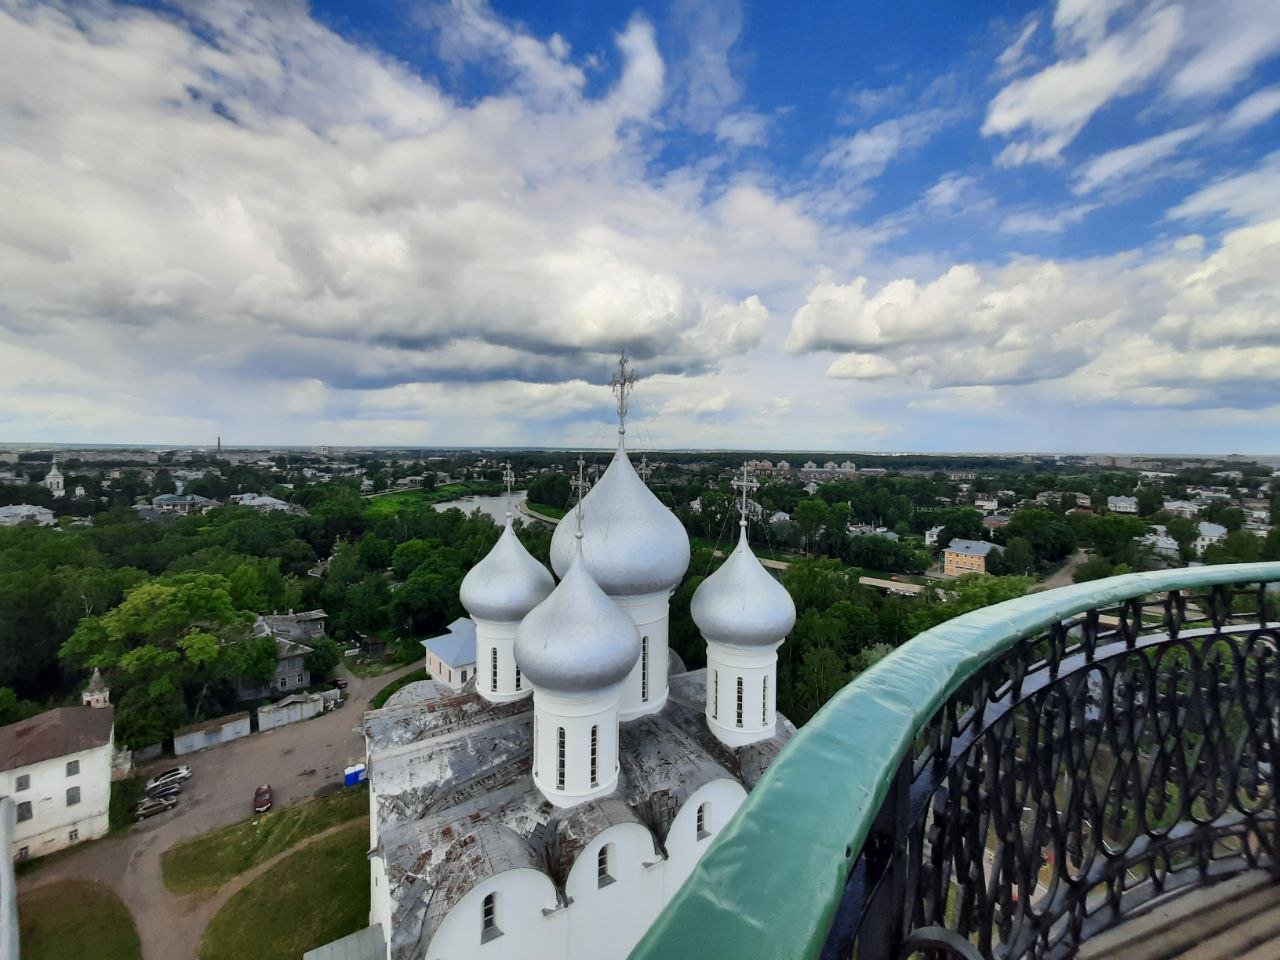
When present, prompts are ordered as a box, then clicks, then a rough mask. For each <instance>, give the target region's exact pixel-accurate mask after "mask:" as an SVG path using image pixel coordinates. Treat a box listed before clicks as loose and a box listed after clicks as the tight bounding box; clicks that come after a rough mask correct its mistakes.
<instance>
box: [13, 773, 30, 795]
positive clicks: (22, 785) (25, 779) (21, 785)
mask: <svg viewBox="0 0 1280 960" xmlns="http://www.w3.org/2000/svg"><path fill="white" fill-rule="evenodd" d="M30 788H31V774H29V773H21V774H19V775H18V779H17V780H15V781H14V782H13V790H14V792H15V793H16V792H17V791H19V790H28V789H30Z"/></svg>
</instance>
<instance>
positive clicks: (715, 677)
mask: <svg viewBox="0 0 1280 960" xmlns="http://www.w3.org/2000/svg"><path fill="white" fill-rule="evenodd" d="M718 716H720V671H719V670H712V671H711V719H712V720H714V719H715V718H716V717H718Z"/></svg>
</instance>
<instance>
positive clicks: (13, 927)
mask: <svg viewBox="0 0 1280 960" xmlns="http://www.w3.org/2000/svg"><path fill="white" fill-rule="evenodd" d="M15 815H16V812H15V810H14V806H13V801H12V800H10V799H9V798H8V797H0V850H3V851H4V855H3V856H0V960H18V882H17V880H16V878H15V877H14V875H13V857H11V856H10V855H9V851H10V850H12V849H13V826H14V817H15Z"/></svg>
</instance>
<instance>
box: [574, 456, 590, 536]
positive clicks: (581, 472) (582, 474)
mask: <svg viewBox="0 0 1280 960" xmlns="http://www.w3.org/2000/svg"><path fill="white" fill-rule="evenodd" d="M586 468H587V461H586V460H584V459H583V458H582V457H579V458H578V478H577V479H576V480H570V481H569V485H570V486H571V487H573V489H574V490H576V491H577V493H578V507H577V510H576V511H575V513H576V514H577V519H578V533H577V537H578V539H579V540H581V539H582V498H583V497H584V496H586V494H587V490H588V489H590V487H591V484H589V483H587V478H586Z"/></svg>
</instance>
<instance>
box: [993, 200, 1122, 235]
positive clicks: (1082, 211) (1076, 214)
mask: <svg viewBox="0 0 1280 960" xmlns="http://www.w3.org/2000/svg"><path fill="white" fill-rule="evenodd" d="M1097 209H1098V205H1097V204H1096V203H1081V204H1076V205H1075V206H1072V207H1063V208H1061V209H1058V210H1022V211H1019V212H1017V213H1011V214H1008V215H1007V216H1005V217H1004V219H1002V220H1001V221H1000V230H1001V232H1002V233H1015V234H1018V233H1062V231H1064V230H1066V229H1067V227H1070V226H1074V225H1075V224H1077V223H1079V222H1080V221H1081V220H1083V219H1084V218H1085V217H1087V216H1088V215H1089V214H1091V213H1092V212H1093V211H1094V210H1097Z"/></svg>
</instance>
